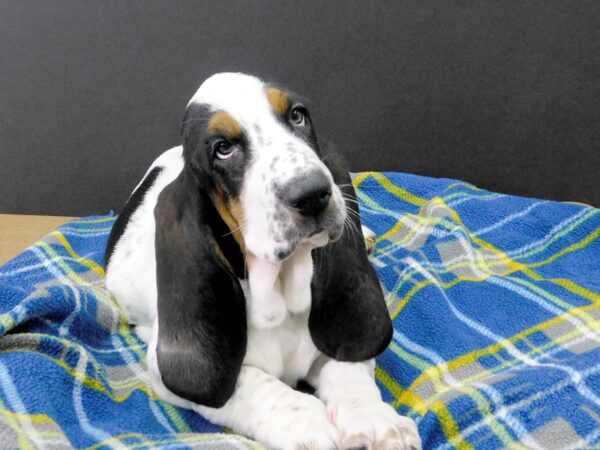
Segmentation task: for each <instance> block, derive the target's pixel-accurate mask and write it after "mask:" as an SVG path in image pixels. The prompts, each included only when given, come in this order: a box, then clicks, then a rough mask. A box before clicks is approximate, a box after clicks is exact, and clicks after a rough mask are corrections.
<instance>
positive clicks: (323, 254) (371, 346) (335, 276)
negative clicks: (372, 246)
mask: <svg viewBox="0 0 600 450" xmlns="http://www.w3.org/2000/svg"><path fill="white" fill-rule="evenodd" d="M321 155H322V160H323V162H324V163H325V165H327V167H328V168H329V170H330V171H331V174H332V175H333V179H334V181H335V183H336V184H337V185H339V186H341V188H340V189H341V190H342V192H343V193H344V194H345V196H346V197H350V198H352V199H356V194H355V192H354V187H353V186H352V180H351V179H350V175H349V173H348V170H347V167H346V164H345V162H344V160H343V158H342V157H341V156H340V155H338V154H336V153H334V152H333V151H332V150H331V149H330V148H329V147H325V146H322V147H321ZM346 203H347V208H348V209H350V210H352V211H354V213H350V216H349V217H348V220H349V221H351V222H352V223H351V224H350V226H346V227H345V231H344V234H343V236H342V237H341V238H340V239H339V240H338V241H337V242H334V243H333V244H329V245H327V246H325V247H322V248H317V249H315V250H313V261H314V265H315V270H314V275H313V283H312V307H311V310H310V318H309V323H308V325H309V329H310V333H311V337H312V339H313V342H314V343H315V345H316V346H317V348H318V349H319V350H321V351H322V352H323V353H324V354H326V355H327V356H329V357H331V358H334V359H337V360H340V361H364V360H367V359H370V358H373V357H375V356H377V355H378V354H379V353H381V352H382V351H383V350H384V349H385V348H386V347H387V346H388V344H389V343H390V340H391V338H392V332H393V329H392V322H391V319H390V316H389V313H388V311H387V307H386V304H385V300H384V297H383V292H382V290H381V286H380V284H379V280H378V279H377V275H376V274H375V271H374V270H373V267H372V266H371V264H370V263H369V260H368V258H367V250H366V247H365V244H364V238H363V235H362V232H361V225H360V220H359V218H358V207H357V205H356V203H354V202H346Z"/></svg>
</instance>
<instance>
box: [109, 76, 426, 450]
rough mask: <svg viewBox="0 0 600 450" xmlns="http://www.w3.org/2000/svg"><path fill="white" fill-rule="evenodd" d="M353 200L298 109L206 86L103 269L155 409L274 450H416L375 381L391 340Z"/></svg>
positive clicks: (143, 188) (243, 81)
mask: <svg viewBox="0 0 600 450" xmlns="http://www.w3.org/2000/svg"><path fill="white" fill-rule="evenodd" d="M354 200H355V197H354V189H353V187H352V183H351V181H350V177H349V175H348V172H347V169H346V168H345V166H344V164H343V162H342V158H340V157H339V156H338V155H337V154H335V153H334V152H333V151H331V149H330V147H329V146H328V145H326V144H325V143H324V142H323V141H322V140H320V139H318V137H317V134H316V132H315V128H314V124H313V121H312V120H311V117H310V114H309V111H308V109H307V107H306V105H305V102H304V101H303V100H302V98H300V97H299V96H297V95H295V94H293V93H291V92H289V91H287V90H285V89H282V88H281V87H280V86H273V85H269V84H267V83H265V82H263V81H261V80H259V79H257V78H255V77H252V76H248V75H242V74H234V73H223V74H217V75H214V76H212V77H210V78H209V79H208V80H206V81H205V82H204V83H203V84H202V85H201V86H200V89H198V91H197V92H196V94H195V95H194V96H193V97H192V99H191V100H190V102H189V103H188V105H187V109H186V112H185V116H184V118H183V123H182V145H181V146H179V147H175V148H172V149H170V150H168V151H166V152H165V153H163V154H162V155H161V156H160V157H159V158H158V159H156V161H154V163H153V164H152V166H151V167H150V168H149V169H148V172H147V173H146V175H145V177H144V179H143V180H142V181H141V182H140V183H139V184H138V186H137V187H136V188H135V190H134V191H133V193H132V195H131V197H130V198H129V200H128V202H127V204H126V205H125V207H124V209H123V211H122V213H121V214H120V215H119V217H118V219H117V221H116V223H115V226H114V228H113V231H112V233H111V236H110V240H109V246H108V248H107V251H106V258H105V259H106V264H107V270H106V284H107V287H108V289H109V290H110V291H111V292H112V293H113V294H114V295H115V297H116V299H117V300H118V302H119V303H120V305H121V306H122V307H123V310H124V312H125V314H126V315H127V318H128V320H129V322H130V323H131V324H133V325H134V326H135V327H136V331H137V333H138V334H139V336H140V337H141V338H142V339H143V340H145V341H146V342H147V343H148V354H147V356H148V357H147V363H148V371H149V374H150V378H151V380H152V384H153V388H154V390H155V391H156V392H157V394H158V395H159V396H160V397H161V398H163V399H164V400H167V401H169V402H172V403H174V404H176V405H179V406H182V407H185V408H190V409H193V410H195V411H197V412H198V413H200V414H202V415H203V416H204V417H206V418H208V419H209V420H211V421H213V422H215V423H217V424H219V425H223V426H228V427H230V428H232V429H233V430H234V431H236V432H238V433H241V434H244V435H246V436H248V437H251V438H254V439H257V440H258V441H260V442H261V443H264V444H266V445H267V446H269V447H271V448H277V449H337V448H355V447H364V448H374V449H388V448H389V449H414V448H419V447H420V439H419V435H418V433H417V429H416V426H415V424H414V422H413V421H412V420H411V419H408V418H406V417H402V416H399V415H398V414H397V413H396V412H395V410H394V409H393V408H392V407H391V406H389V405H387V404H386V403H384V402H383V401H382V399H381V395H380V393H379V390H378V388H377V386H376V384H375V381H374V376H373V371H374V365H375V363H374V360H373V358H374V357H375V356H376V355H378V354H379V353H380V352H382V351H383V350H384V349H385V347H386V346H387V345H388V343H389V341H390V339H391V335H392V325H391V320H390V318H389V316H388V312H387V309H386V306H385V302H384V300H383V294H382V291H381V288H380V285H379V282H378V280H377V277H376V275H375V272H374V270H373V268H372V267H371V266H370V264H369V262H368V259H367V251H366V248H365V246H364V245H357V242H358V243H360V242H362V241H363V235H362V232H361V226H360V222H359V219H358V210H357V207H356V202H355V201H354ZM300 380H305V381H306V382H308V383H309V384H311V385H312V386H313V387H314V388H315V390H316V391H315V395H309V394H306V393H303V392H299V391H297V390H294V389H293V388H292V387H293V386H296V384H297V383H298V381H300Z"/></svg>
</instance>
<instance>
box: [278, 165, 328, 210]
mask: <svg viewBox="0 0 600 450" xmlns="http://www.w3.org/2000/svg"><path fill="white" fill-rule="evenodd" d="M279 198H280V199H281V200H282V201H283V203H285V205H286V206H287V207H288V208H289V209H291V210H293V211H296V212H298V213H300V214H302V215H303V216H316V215H318V214H319V213H321V212H322V211H324V210H325V208H327V205H328V204H329V199H330V198H331V183H330V181H329V179H328V178H327V177H326V176H325V174H324V173H322V172H320V171H319V172H312V173H310V174H308V175H306V176H303V177H298V178H295V179H293V180H292V181H291V182H289V183H288V184H287V185H286V186H285V187H284V188H283V189H282V190H281V191H280V193H279Z"/></svg>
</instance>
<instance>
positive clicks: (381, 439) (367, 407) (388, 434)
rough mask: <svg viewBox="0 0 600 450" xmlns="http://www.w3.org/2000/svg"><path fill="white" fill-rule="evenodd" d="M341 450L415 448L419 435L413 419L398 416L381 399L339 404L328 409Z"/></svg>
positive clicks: (404, 449) (418, 445)
mask: <svg viewBox="0 0 600 450" xmlns="http://www.w3.org/2000/svg"><path fill="white" fill-rule="evenodd" d="M329 416H330V418H331V419H332V421H333V422H334V423H335V424H336V426H337V428H338V430H339V432H340V437H341V444H342V445H341V448H342V449H364V450H419V449H421V438H420V437H419V432H418V430H417V425H416V424H415V422H414V420H412V419H410V418H408V417H404V416H400V415H399V414H398V413H396V411H395V410H394V409H393V408H392V407H391V406H390V405H388V404H387V403H384V402H382V401H380V402H372V403H366V404H346V405H344V404H340V405H338V406H337V408H334V409H332V410H330V411H329Z"/></svg>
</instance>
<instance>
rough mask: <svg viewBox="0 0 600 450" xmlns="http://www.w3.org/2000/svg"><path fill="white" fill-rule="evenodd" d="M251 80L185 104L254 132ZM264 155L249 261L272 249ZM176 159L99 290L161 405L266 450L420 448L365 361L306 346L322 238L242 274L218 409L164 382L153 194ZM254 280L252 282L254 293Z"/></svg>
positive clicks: (178, 161) (169, 158) (232, 79)
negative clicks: (239, 349) (233, 348)
mask: <svg viewBox="0 0 600 450" xmlns="http://www.w3.org/2000/svg"><path fill="white" fill-rule="evenodd" d="M260 83H261V82H260V81H259V80H257V79H255V78H253V77H248V76H245V75H241V74H219V75H215V76H213V77H211V78H209V79H208V80H207V81H206V82H205V83H204V84H203V85H202V87H201V88H200V89H199V91H198V93H197V94H196V95H195V96H194V97H193V98H192V100H191V101H192V102H194V101H198V102H202V103H208V104H210V105H213V106H214V107H215V110H218V109H223V110H226V111H228V112H229V113H230V114H232V115H233V117H235V118H236V119H237V120H239V121H240V122H241V123H242V124H244V126H247V129H248V130H251V129H252V128H253V127H252V125H250V126H249V127H248V125H247V124H249V123H250V122H248V121H249V120H250V119H252V120H253V121H254V120H256V121H257V122H258V123H259V124H260V125H261V126H265V127H266V126H270V125H268V124H271V123H272V121H273V119H272V117H270V116H267V115H266V111H268V105H267V104H266V103H265V102H266V98H264V95H262V96H261V95H258V93H259V92H263V89H262V85H261V84H260ZM259 88H260V89H259ZM265 124H267V125H265ZM263 133H264V136H263V139H271V140H272V142H273V149H272V152H275V147H276V145H277V144H275V143H277V142H279V143H281V142H287V141H293V145H294V146H297V148H300V149H301V150H300V152H305V153H306V155H307V157H306V159H305V160H303V164H307V165H313V164H314V165H315V166H318V167H320V166H319V165H322V163H321V161H320V160H319V159H318V157H316V155H314V152H312V150H311V149H310V148H308V146H306V144H303V143H298V142H296V141H297V139H296V140H294V136H291V135H290V133H289V132H287V133H284V129H283V128H282V129H281V130H279V129H278V128H277V127H275V126H274V125H273V127H272V128H269V131H268V132H265V131H263ZM254 138H256V136H255V137H254ZM254 138H253V137H251V139H254ZM303 145H304V146H305V147H306V148H304V147H303ZM295 148H296V147H295ZM307 149H308V150H307ZM269 151H271V150H268V151H267V152H266V155H267V157H265V158H264V159H263V160H261V161H260V162H259V161H258V160H257V161H255V164H253V165H252V166H251V170H253V171H254V172H253V173H251V174H249V177H247V180H248V182H247V183H246V184H245V186H244V188H243V192H242V196H243V198H242V205H244V206H243V207H244V213H245V215H246V226H245V228H244V233H243V234H244V239H245V241H246V245H247V247H248V248H249V249H250V250H251V252H252V253H253V254H255V255H258V256H265V255H264V254H263V255H261V252H263V253H264V247H265V245H266V246H267V247H268V251H270V252H272V251H273V249H272V248H271V247H272V245H271V247H269V245H270V243H271V241H272V238H271V236H269V235H268V233H266V232H265V231H264V230H266V229H267V228H268V225H269V224H268V217H267V216H266V215H265V214H264V211H265V210H268V209H269V208H272V207H273V205H272V204H271V203H272V202H273V201H274V200H273V199H272V197H269V196H265V195H262V194H259V193H258V192H257V191H256V190H257V189H259V188H260V187H264V184H263V182H262V181H261V178H262V175H263V174H264V173H265V171H268V166H269V163H268V161H269V156H268V155H269V154H270V153H269ZM181 153H182V149H181V147H175V148H173V149H171V150H169V151H167V152H165V153H164V154H163V155H161V156H160V157H159V158H158V159H157V160H156V161H155V162H154V163H153V165H152V166H151V168H152V167H155V166H160V167H163V171H162V172H161V174H160V176H159V177H158V178H157V179H156V181H155V183H154V185H153V186H152V188H151V189H149V191H148V192H147V194H146V196H145V198H144V200H143V202H142V204H141V205H140V206H139V208H138V209H137V210H136V212H135V213H134V214H133V215H132V216H131V220H130V221H129V223H128V224H127V227H126V229H125V231H124V233H123V235H122V236H121V238H120V240H119V242H118V243H117V245H116V246H115V249H114V252H113V254H112V257H111V260H110V263H109V265H108V267H107V271H106V273H107V275H106V285H107V288H108V289H109V290H110V291H111V292H112V293H113V294H114V295H115V297H116V298H117V300H118V302H119V304H120V305H121V306H122V308H123V310H124V312H125V314H126V315H127V317H128V319H129V321H130V322H131V323H133V324H135V325H136V331H137V332H138V334H139V335H140V337H141V338H142V339H143V340H145V341H146V342H149V345H148V354H147V364H148V371H149V374H150V378H151V380H152V386H153V388H154V390H155V391H156V393H157V394H158V395H159V396H160V397H161V398H162V399H164V400H166V401H169V402H171V403H173V404H175V405H178V406H182V407H185V408H189V409H193V410H195V411H197V412H198V413H200V414H202V415H203V416H204V417H206V418H207V419H209V420H211V421H213V422H215V423H217V424H220V425H223V426H228V427H230V428H232V429H233V430H234V431H236V432H238V433H242V434H245V435H247V436H249V437H252V438H255V439H257V440H259V441H260V442H262V443H264V444H266V445H268V446H269V447H271V448H276V449H285V450H287V449H290V450H291V449H299V448H303V449H315V450H321V449H337V448H340V445H341V446H342V448H346V447H352V446H359V445H366V446H368V448H386V449H387V448H394V449H413V448H420V440H419V435H418V433H417V431H416V427H415V425H414V422H413V421H412V420H410V419H408V418H405V417H401V416H399V415H398V414H396V412H395V411H394V410H393V409H392V408H391V407H390V406H389V405H387V404H385V403H384V402H383V401H382V400H381V396H380V394H379V390H378V389H377V386H376V384H375V382H374V379H373V367H374V362H373V361H368V362H365V363H343V362H338V361H335V360H332V359H330V358H328V357H325V356H324V355H322V354H321V353H320V352H319V351H318V350H317V349H316V347H315V346H314V343H313V342H312V339H311V337H310V332H309V329H308V317H309V312H310V303H311V297H310V296H311V291H310V280H311V278H312V270H313V264H312V259H311V254H310V250H311V249H312V248H314V247H315V246H319V245H324V243H326V241H327V238H326V237H323V236H315V237H314V238H313V239H311V241H312V242H311V241H306V242H305V243H304V244H301V245H299V246H298V247H297V248H296V249H295V251H294V253H293V254H292V255H291V256H290V257H289V258H288V259H286V260H285V261H283V263H277V264H272V263H268V261H269V258H268V257H267V258H262V259H263V260H264V261H263V262H265V265H263V266H260V267H258V270H260V271H264V273H266V275H264V273H263V274H262V275H261V274H259V273H254V274H253V273H250V274H249V281H248V282H245V281H243V282H242V283H241V284H242V288H243V290H244V293H245V294H246V301H247V305H248V308H247V310H248V314H249V317H248V344H247V350H246V356H245V358H244V361H243V365H242V369H241V372H240V375H239V377H238V381H237V385H236V389H235V391H234V393H233V395H232V397H231V398H230V399H229V400H228V401H227V403H226V404H225V405H224V406H223V407H222V408H207V407H205V406H202V405H198V404H194V403H192V402H190V401H188V400H185V399H182V398H180V397H178V396H176V395H175V394H173V393H172V392H170V391H169V390H168V389H167V388H166V387H165V386H164V384H163V383H162V379H161V376H160V372H159V369H158V365H157V362H156V342H157V335H158V318H157V305H156V296H157V292H156V262H155V249H154V232H155V224H154V214H153V211H154V207H155V205H156V201H157V198H158V194H159V193H160V191H162V189H164V187H165V186H166V185H167V184H169V183H170V182H171V181H172V180H173V179H175V177H176V176H177V174H178V173H179V172H180V171H181V170H182V167H183V160H182V157H181ZM271 158H272V153H271ZM259 160H260V158H259ZM282 167H283V166H282ZM290 167H291V166H290ZM149 170H150V169H149ZM284 170H285V167H284ZM325 170H326V169H325ZM326 173H327V174H329V172H328V171H326ZM329 176H331V175H330V174H329ZM257 199H258V200H257ZM257 202H258V203H257ZM331 202H333V203H335V202H338V206H339V207H340V208H342V205H343V204H344V202H343V199H342V197H341V194H340V192H339V189H337V187H335V188H334V190H333V195H332V199H331ZM344 213H345V211H344ZM267 256H268V255H267ZM268 264H271V267H269V265H268ZM263 275H264V276H263ZM253 277H254V279H253ZM261 277H263V278H261ZM257 278H260V281H259V283H258V288H257V285H256V282H257ZM261 282H262V283H265V285H271V286H273V287H274V289H272V290H271V292H268V290H266V289H264V286H262V287H261V286H260V283H261ZM257 289H258V291H260V289H264V291H263V292H262V293H261V294H260V295H261V298H258V299H255V298H254V297H253V295H254V293H255V292H254V291H256V290H257ZM251 291H252V292H251ZM273 305H276V306H275V309H277V308H278V309H279V311H278V314H280V315H281V316H282V317H279V318H278V320H277V321H276V323H269V324H268V326H264V325H265V324H262V326H261V324H260V320H259V321H258V322H257V317H259V316H263V317H265V316H268V315H269V314H270V313H272V308H273ZM282 307H283V308H285V309H282ZM257 325H258V326H257ZM302 378H307V379H308V380H309V382H311V383H312V384H313V385H314V386H315V388H316V389H317V397H318V398H317V397H314V396H311V395H307V394H303V393H300V392H298V391H295V390H293V389H292V388H291V387H290V386H294V385H295V384H296V382H297V381H298V380H299V379H302Z"/></svg>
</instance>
